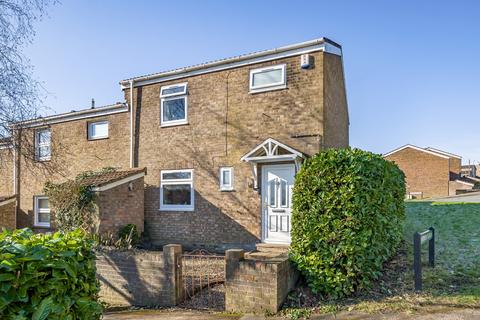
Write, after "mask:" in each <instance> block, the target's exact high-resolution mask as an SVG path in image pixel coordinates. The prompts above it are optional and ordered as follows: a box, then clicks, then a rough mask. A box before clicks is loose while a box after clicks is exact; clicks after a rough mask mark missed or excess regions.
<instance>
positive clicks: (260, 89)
mask: <svg viewBox="0 0 480 320" xmlns="http://www.w3.org/2000/svg"><path fill="white" fill-rule="evenodd" d="M284 89H287V85H285V84H283V85H280V86H274V87H265V88H258V89H250V91H249V92H248V93H249V94H255V93H262V92H267V91H277V90H284Z"/></svg>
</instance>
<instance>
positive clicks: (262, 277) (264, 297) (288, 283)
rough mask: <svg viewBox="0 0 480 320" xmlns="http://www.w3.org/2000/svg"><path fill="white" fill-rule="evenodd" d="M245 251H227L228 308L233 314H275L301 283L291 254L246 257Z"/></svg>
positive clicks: (226, 292)
mask: <svg viewBox="0 0 480 320" xmlns="http://www.w3.org/2000/svg"><path fill="white" fill-rule="evenodd" d="M243 254H244V253H243V251H241V250H229V251H227V252H226V259H225V262H226V266H225V271H226V279H225V287H226V288H225V309H226V311H230V312H247V313H252V312H254V313H265V312H270V313H272V312H273V313H275V312H277V311H278V310H279V309H280V306H281V305H282V303H283V302H284V300H285V298H286V297H287V295H288V293H289V292H290V291H291V290H293V289H294V288H295V286H296V283H297V281H298V277H299V273H298V271H297V270H296V269H295V268H294V267H293V265H292V263H291V262H290V261H289V259H288V256H287V255H283V256H278V257H272V258H263V259H255V258H248V257H247V258H246V259H244V257H243Z"/></svg>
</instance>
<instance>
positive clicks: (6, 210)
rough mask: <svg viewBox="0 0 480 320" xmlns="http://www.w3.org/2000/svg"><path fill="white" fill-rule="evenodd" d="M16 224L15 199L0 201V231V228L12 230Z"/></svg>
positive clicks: (0, 229)
mask: <svg viewBox="0 0 480 320" xmlns="http://www.w3.org/2000/svg"><path fill="white" fill-rule="evenodd" d="M16 223H17V220H16V200H15V197H9V198H6V199H4V200H2V201H0V231H2V228H6V229H9V230H13V229H15V228H16V227H17V226H16Z"/></svg>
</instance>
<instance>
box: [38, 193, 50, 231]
mask: <svg viewBox="0 0 480 320" xmlns="http://www.w3.org/2000/svg"><path fill="white" fill-rule="evenodd" d="M34 201H35V208H34V211H35V226H38V227H50V206H49V203H48V197H44V196H36V197H35V198H34Z"/></svg>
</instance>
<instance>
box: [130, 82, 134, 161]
mask: <svg viewBox="0 0 480 320" xmlns="http://www.w3.org/2000/svg"><path fill="white" fill-rule="evenodd" d="M130 168H133V79H132V80H130Z"/></svg>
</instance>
